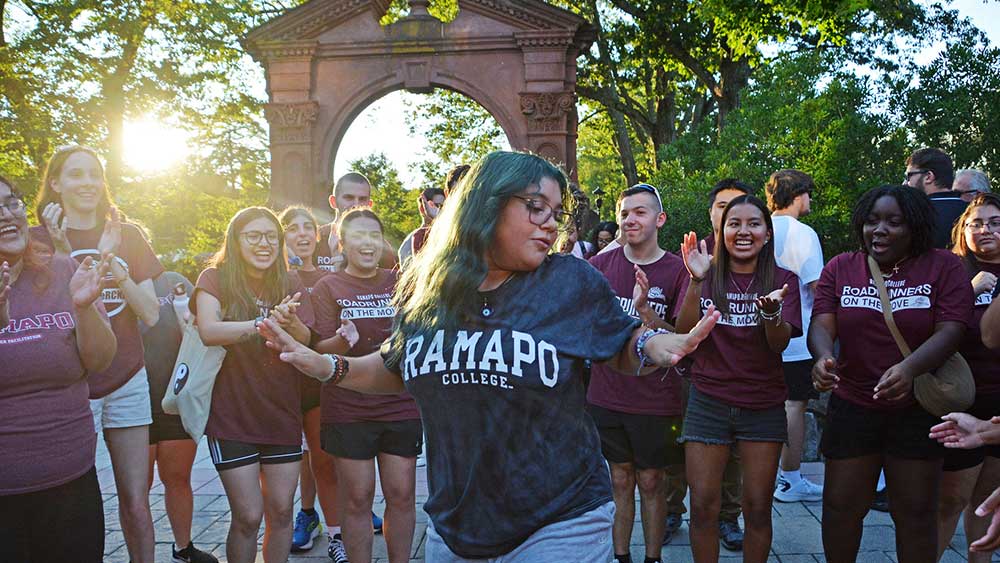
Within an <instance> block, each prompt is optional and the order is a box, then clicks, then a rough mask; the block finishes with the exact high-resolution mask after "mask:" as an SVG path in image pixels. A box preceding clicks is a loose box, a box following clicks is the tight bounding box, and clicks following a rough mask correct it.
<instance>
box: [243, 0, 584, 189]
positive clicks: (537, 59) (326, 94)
mask: <svg viewBox="0 0 1000 563" xmlns="http://www.w3.org/2000/svg"><path fill="white" fill-rule="evenodd" d="M389 4H390V0H311V1H309V2H306V3H305V4H303V5H301V6H299V7H297V8H294V9H292V10H289V11H288V12H286V13H284V14H283V15H281V16H278V17H277V18H275V19H273V20H271V21H269V22H267V23H265V24H264V25H262V26H261V27H259V28H257V29H255V30H254V31H252V32H251V33H250V34H249V35H248V36H247V38H246V40H245V41H244V44H245V46H246V47H247V49H248V50H249V51H250V53H251V54H252V55H253V56H254V58H255V59H256V60H257V61H258V62H260V63H261V64H262V65H263V66H264V69H265V75H266V78H267V90H268V98H269V103H268V104H267V105H266V106H265V116H266V118H267V120H268V124H269V126H270V148H271V203H272V204H274V205H279V206H280V205H287V204H289V203H306V204H311V205H316V206H324V205H325V203H323V202H325V201H326V198H327V195H328V194H329V190H330V184H331V181H332V174H333V164H334V158H335V152H336V150H337V148H338V147H339V144H340V142H341V141H342V139H343V137H344V134H345V133H346V131H347V128H348V127H350V125H351V123H352V122H353V121H354V119H355V118H356V117H357V116H358V115H359V114H360V113H361V111H362V110H363V109H364V108H365V107H367V106H368V105H369V104H371V103H372V102H373V101H374V100H376V99H378V98H379V97H381V96H384V95H385V94H387V93H389V92H391V91H394V90H399V89H406V90H410V91H414V92H429V91H431V90H433V89H434V88H446V89H449V90H454V91H456V92H459V93H461V94H463V95H465V96H468V97H469V98H471V99H473V100H475V101H476V102H477V103H479V104H480V105H481V106H483V107H484V108H485V109H486V110H487V111H488V112H489V113H490V114H492V115H493V117H494V118H495V119H496V120H497V122H498V123H499V124H500V127H501V128H502V129H503V130H504V133H505V134H506V135H507V139H508V141H509V142H510V145H511V147H513V148H515V149H524V150H531V151H534V152H536V153H539V154H542V155H544V156H545V157H546V158H550V159H551V160H553V161H556V162H558V163H560V164H562V165H564V166H565V167H566V169H567V171H568V172H570V174H571V175H573V176H575V174H576V127H577V120H576V108H575V100H576V94H575V91H576V57H577V55H578V54H579V53H580V51H581V50H583V49H586V48H587V47H588V46H589V45H590V43H591V42H592V41H593V39H594V37H595V31H594V29H593V28H592V27H591V26H590V24H588V23H587V22H586V21H585V20H583V19H582V18H580V17H578V16H576V15H574V14H572V13H570V12H568V11H566V10H562V9H560V8H556V7H554V6H551V5H549V4H547V3H546V2H543V1H542V0H458V8H459V11H458V16H457V17H456V18H455V19H454V20H453V21H451V22H448V23H444V22H441V21H439V20H437V19H435V18H434V17H432V16H431V15H430V14H428V12H427V5H428V0H409V7H410V11H409V14H408V15H407V16H406V17H404V18H402V19H400V20H399V21H397V22H395V23H392V24H389V25H386V26H382V25H380V24H379V20H380V19H381V18H382V16H384V15H385V13H386V11H387V10H388V8H389ZM292 154H294V155H297V156H296V157H294V158H288V157H289V156H290V155H292Z"/></svg>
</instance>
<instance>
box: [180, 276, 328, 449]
mask: <svg viewBox="0 0 1000 563" xmlns="http://www.w3.org/2000/svg"><path fill="white" fill-rule="evenodd" d="M288 278H289V279H288V282H289V287H290V288H291V290H290V291H289V292H288V295H293V294H295V293H296V292H300V293H302V296H301V298H300V300H299V301H300V303H301V305H300V306H299V308H298V311H297V313H298V316H299V318H300V319H302V322H303V323H305V324H306V325H311V324H312V322H313V311H312V306H311V302H310V299H309V292H308V291H306V289H305V288H304V287H302V282H301V281H300V280H299V277H298V276H297V275H296V274H295V272H289V273H288ZM250 289H251V291H253V292H254V293H255V294H259V293H260V292H261V291H262V289H263V288H262V287H261V282H260V281H257V280H252V281H251V283H250ZM199 291H205V292H207V293H208V294H210V295H212V296H214V297H215V298H216V299H218V300H219V302H220V303H221V304H222V309H223V311H225V307H226V303H225V301H223V299H222V290H221V285H220V280H219V271H218V270H217V269H216V268H207V269H206V270H205V271H203V272H202V273H201V275H200V276H198V283H197V284H196V287H195V290H194V295H192V296H191V311H192V312H193V313H194V314H195V315H197V314H198V310H197V307H198V305H197V303H198V299H197V296H198V292H199ZM257 305H258V306H259V307H260V315H261V316H265V317H266V316H267V315H268V314H269V313H270V311H271V307H273V306H274V305H277V303H266V302H263V301H260V300H258V301H257ZM302 377H305V376H304V375H302V374H301V373H299V372H298V370H296V369H295V368H294V367H292V365H291V364H287V363H285V362H282V361H281V360H280V359H279V358H278V354H277V353H276V352H274V351H273V350H271V349H269V348H267V347H266V346H265V345H264V341H263V340H261V339H260V338H259V337H258V338H255V339H253V340H251V341H248V342H240V343H237V344H230V345H228V346H226V359H225V360H223V362H222V367H221V368H220V369H219V375H218V376H217V377H216V378H215V388H214V389H213V390H212V410H211V412H210V413H209V416H208V424H207V426H206V427H205V434H206V435H208V436H211V437H212V438H216V439H223V440H236V441H240V442H247V443H251V444H271V445H280V446H294V445H297V444H300V443H302V395H301V392H300V386H301V383H302V382H301V378H302Z"/></svg>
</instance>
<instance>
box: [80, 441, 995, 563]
mask: <svg viewBox="0 0 1000 563" xmlns="http://www.w3.org/2000/svg"><path fill="white" fill-rule="evenodd" d="M97 470H98V477H99V479H100V482H101V490H102V492H103V493H104V512H105V525H106V528H107V537H106V539H105V553H106V555H105V561H106V562H108V563H119V562H122V563H127V561H128V553H127V551H126V549H125V545H124V539H123V537H122V532H121V527H120V526H119V524H118V513H117V506H118V505H117V496H116V495H115V488H114V477H113V475H112V472H111V462H110V459H109V457H108V453H107V449H106V448H105V446H104V442H103V440H101V441H99V442H98V450H97ZM803 474H804V475H806V476H808V477H809V478H810V479H812V480H814V481H816V482H818V483H822V481H823V465H822V464H821V463H807V464H803ZM191 479H192V488H193V489H194V509H195V515H194V522H193V526H192V537H193V538H194V543H195V545H197V546H198V547H199V548H200V549H203V550H205V551H209V552H212V553H214V554H215V555H216V556H217V557H218V558H219V560H220V561H225V553H224V552H225V541H226V532H227V530H228V527H229V503H228V502H227V501H226V496H225V492H224V491H223V489H222V483H221V482H220V481H219V477H218V474H217V473H216V471H215V468H214V467H213V466H212V461H211V459H210V458H209V455H208V449H207V447H206V442H205V441H204V440H202V442H201V444H200V445H199V448H198V454H197V456H196V458H195V466H194V469H193V470H192V477H191ZM426 499H427V477H426V473H425V471H424V468H418V469H417V504H418V508H417V528H416V531H415V534H414V539H413V551H412V557H413V559H411V563H414V562H418V561H419V562H423V561H424V556H423V555H424V552H423V544H424V536H425V528H426V521H427V516H426V515H425V514H424V513H423V511H422V510H420V508H419V506H420V504H422V503H423V502H424V501H425V500H426ZM150 507H151V510H152V513H153V525H154V528H155V530H156V540H157V544H156V561H157V562H168V561H170V545H171V542H172V541H173V539H172V536H171V533H170V522H169V521H168V519H167V515H166V509H165V507H164V504H163V485H162V484H160V482H159V479H156V480H155V481H154V484H153V488H152V490H151V491H150ZM384 508H385V507H384V504H383V499H382V496H381V491H380V490H379V489H378V488H377V489H376V499H375V507H374V510H375V512H376V513H378V514H380V515H381V514H382V512H383V510H384ZM296 510H298V506H296ZM821 516H822V506H820V503H801V502H797V503H789V504H784V503H778V502H775V504H774V540H773V543H772V546H771V554H772V555H771V557H770V559H769V561H774V562H781V563H823V562H824V558H823V554H822V551H823V550H822V544H821V540H820V518H821ZM638 518H639V511H638V510H636V519H637V520H638ZM864 525H865V532H864V537H863V538H862V540H861V553H860V555H859V557H858V561H860V562H864V563H869V562H870V563H876V562H893V561H895V560H896V554H895V539H894V534H893V527H892V520H891V519H890V518H889V515H888V514H884V513H880V512H870V513H869V514H868V516H867V517H866V518H865V523H864ZM958 528H959V529H958V532H957V533H956V535H955V538H954V540H953V542H952V546H951V548H950V549H949V550H948V551H947V552H946V553H945V555H944V558H943V559H942V561H943V563H954V562H958V561H964V560H965V557H964V553H965V552H964V545H965V537H964V535H963V532H962V526H961V524H959V527H958ZM261 535H263V526H262V527H261ZM644 556H645V554H644V550H643V547H642V528H641V524H640V523H639V522H636V524H635V529H634V531H633V533H632V559H633V560H634V561H642V560H643V558H644ZM721 556H722V557H721V561H724V562H735V561H738V560H740V557H739V554H737V553H732V552H728V551H726V550H724V549H723V550H722V552H721ZM257 560H258V561H263V559H262V558H261V557H260V556H259V555H258V559H257ZM290 561H292V562H303V563H304V562H313V563H320V562H325V561H329V559H328V558H327V556H326V542H325V541H318V542H316V545H315V546H314V547H313V549H312V550H311V551H309V552H308V553H304V554H296V555H294V556H293V557H292V558H291V559H290ZM663 561H664V562H665V563H686V562H690V561H692V557H691V550H690V540H689V538H688V525H687V521H686V520H685V523H684V526H683V527H682V528H681V530H680V532H679V533H678V534H677V536H676V537H675V538H674V540H673V541H672V542H671V543H670V545H668V546H667V547H665V548H663ZM993 561H996V562H1000V556H997V555H994V557H993ZM387 562H388V559H387V558H386V551H385V541H384V540H383V539H382V537H381V536H376V537H375V545H374V563H387ZM546 563H549V562H546ZM553 563H554V562H553Z"/></svg>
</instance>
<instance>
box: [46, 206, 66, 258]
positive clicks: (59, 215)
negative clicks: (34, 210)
mask: <svg viewBox="0 0 1000 563" xmlns="http://www.w3.org/2000/svg"><path fill="white" fill-rule="evenodd" d="M42 224H43V225H45V230H46V231H48V233H49V239H50V240H51V241H52V248H53V249H54V250H55V251H56V253H58V254H65V255H66V256H69V255H70V254H71V253H72V252H73V247H72V246H70V244H69V239H68V238H66V226H67V218H66V215H65V214H64V213H63V210H62V206H61V205H59V204H58V203H56V202H54V201H53V202H51V203H49V204H48V205H46V206H45V209H43V210H42Z"/></svg>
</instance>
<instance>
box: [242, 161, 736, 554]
mask: <svg viewBox="0 0 1000 563" xmlns="http://www.w3.org/2000/svg"><path fill="white" fill-rule="evenodd" d="M571 200H572V198H571V195H570V192H569V189H568V188H567V181H566V177H565V176H564V175H563V173H562V172H561V171H560V170H559V169H558V168H555V167H554V166H552V165H551V164H549V163H548V162H546V161H545V160H543V159H541V158H539V157H537V156H533V155H528V154H522V153H515V152H494V153H491V154H489V155H488V156H487V157H486V158H485V159H483V160H482V161H481V162H479V163H477V164H476V165H475V166H474V167H473V168H472V170H470V171H469V175H468V176H467V177H466V179H465V181H463V182H462V183H461V184H460V185H459V187H458V188H457V189H456V191H455V193H454V194H453V195H452V196H451V199H450V200H449V204H448V205H447V206H446V207H445V208H444V210H443V211H442V212H441V216H440V217H439V218H438V223H437V225H436V226H435V228H434V229H432V231H431V234H430V239H429V241H428V243H427V246H426V247H424V249H423V251H422V252H421V253H420V254H418V255H417V256H416V257H415V258H414V262H413V263H412V265H411V266H410V267H409V268H408V269H407V270H406V271H405V272H404V273H403V276H402V279H401V280H400V285H399V289H398V291H397V295H396V298H395V303H394V304H395V306H396V311H397V317H396V321H395V323H394V331H393V333H392V335H391V336H390V337H389V339H388V340H387V341H386V343H385V344H384V345H383V347H382V351H381V354H380V353H372V354H368V355H366V356H362V357H353V358H344V357H342V356H328V355H320V354H317V353H315V352H313V351H311V350H309V349H307V348H306V347H304V346H301V345H299V344H297V343H296V342H295V341H294V339H292V338H290V337H288V336H287V335H286V334H285V333H284V331H283V330H282V329H281V328H280V327H278V326H277V325H276V324H275V323H272V322H270V321H265V326H264V327H263V328H262V332H263V333H264V334H265V335H266V337H267V338H269V339H270V342H269V345H271V346H273V347H275V348H278V349H280V350H282V351H283V353H282V355H281V358H282V359H283V360H284V361H287V362H290V363H292V364H294V365H295V366H296V367H298V368H299V369H300V370H302V371H303V372H304V373H306V374H307V375H311V376H313V377H317V378H319V379H323V380H327V381H328V383H327V384H328V385H331V384H336V385H340V386H341V387H344V388H347V389H351V390H354V391H360V392H364V393H400V392H403V391H404V390H405V391H408V392H410V393H411V394H412V395H413V397H414V398H415V399H416V402H417V406H418V407H419V408H420V412H421V415H422V418H423V423H424V430H425V434H426V437H427V467H428V476H429V483H428V485H429V490H430V496H429V499H428V501H427V503H426V504H425V505H424V510H425V511H426V512H427V514H428V515H429V517H430V524H429V525H428V527H427V544H426V552H425V553H426V557H427V560H428V561H435V562H462V561H468V560H475V559H483V558H491V557H499V556H505V557H506V558H508V559H509V560H510V561H568V560H572V561H578V562H585V563H591V562H594V563H596V562H598V561H600V562H602V563H603V562H606V561H608V560H610V559H611V555H612V549H611V525H612V520H613V516H612V513H613V510H614V508H613V507H614V504H613V502H612V497H611V483H610V478H609V475H608V469H607V465H606V464H605V462H604V460H603V458H602V456H601V447H600V439H599V437H598V434H597V429H596V428H595V427H594V423H593V421H592V420H591V419H590V417H589V416H587V414H586V411H585V409H584V386H583V380H582V374H581V370H582V368H583V363H584V360H586V359H588V358H593V359H594V360H595V361H607V362H609V364H610V365H611V366H612V367H614V368H615V369H616V370H618V371H621V372H627V373H636V374H641V373H646V371H640V370H642V367H641V361H642V360H641V359H640V358H642V359H645V360H647V362H648V363H651V364H655V365H657V366H670V365H673V364H675V363H676V362H677V361H678V360H679V359H680V358H681V357H682V356H683V355H685V354H687V353H689V352H691V351H692V350H693V349H694V348H695V347H696V346H697V344H698V343H699V342H700V341H701V340H703V339H704V338H705V336H706V334H707V333H708V331H710V330H711V328H712V326H714V324H715V320H716V315H715V314H714V310H709V311H708V314H707V315H706V318H705V319H704V320H703V321H702V322H701V323H699V324H698V325H697V326H696V327H695V329H694V330H693V331H692V332H691V334H689V335H678V334H666V333H659V332H656V331H651V330H647V329H645V328H643V327H641V326H639V323H638V321H634V320H633V319H631V318H630V317H629V316H628V315H627V314H625V312H624V311H623V310H622V308H621V306H620V305H619V304H618V301H617V299H616V298H615V296H614V294H613V293H612V292H611V289H610V287H609V286H608V283H607V281H606V280H605V279H604V277H603V276H602V275H601V274H600V273H599V272H597V270H595V269H593V268H592V267H591V266H590V265H589V264H587V263H585V262H584V261H582V260H577V259H576V258H573V257H570V256H562V255H549V249H550V248H551V247H552V244H553V243H554V242H555V240H556V236H557V233H558V231H559V230H560V229H562V228H565V227H566V226H567V225H568V223H569V222H570V221H572V215H571V214H570V213H569V212H568V211H567V210H566V209H565V208H564V206H566V205H568V203H569V202H570V201H571ZM567 280H572V281H573V283H567ZM581 327H585V329H586V330H583V331H581ZM652 369H654V368H652V367H650V368H647V370H648V371H651V370H652Z"/></svg>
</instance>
